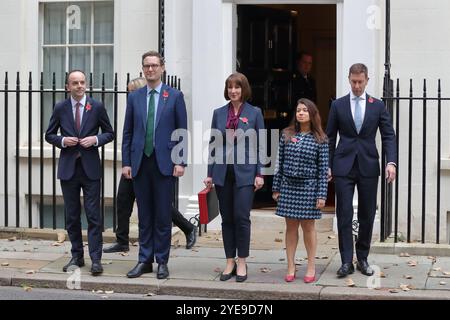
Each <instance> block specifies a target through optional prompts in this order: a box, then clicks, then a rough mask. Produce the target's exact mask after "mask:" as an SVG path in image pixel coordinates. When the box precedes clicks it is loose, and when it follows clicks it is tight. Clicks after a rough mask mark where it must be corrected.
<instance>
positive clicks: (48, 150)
mask: <svg viewBox="0 0 450 320" xmlns="http://www.w3.org/2000/svg"><path fill="white" fill-rule="evenodd" d="M112 146H113V145H112V144H111V145H109V144H108V145H106V146H105V160H106V161H113V160H114V149H113V148H112ZM40 150H41V149H40V146H36V145H33V146H32V147H31V157H32V158H33V159H39V158H40V156H41V151H40ZM59 153H60V149H59V148H56V158H59ZM99 153H100V156H101V148H99ZM19 157H20V158H28V146H22V147H20V148H19ZM51 158H52V146H51V145H49V144H48V143H44V159H51ZM117 161H122V151H121V148H120V146H117Z"/></svg>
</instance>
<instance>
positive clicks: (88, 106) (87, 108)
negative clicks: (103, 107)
mask: <svg viewBox="0 0 450 320" xmlns="http://www.w3.org/2000/svg"><path fill="white" fill-rule="evenodd" d="M91 108H92V107H91V105H90V104H89V103H88V104H87V105H86V112H88V111H89V110H91Z"/></svg>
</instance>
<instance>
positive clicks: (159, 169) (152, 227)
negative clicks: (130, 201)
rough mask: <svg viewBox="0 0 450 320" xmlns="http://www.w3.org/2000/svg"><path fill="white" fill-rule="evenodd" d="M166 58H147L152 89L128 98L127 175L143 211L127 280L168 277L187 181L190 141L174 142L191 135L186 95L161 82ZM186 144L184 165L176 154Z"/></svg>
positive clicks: (144, 59) (124, 156) (144, 58)
mask: <svg viewBox="0 0 450 320" xmlns="http://www.w3.org/2000/svg"><path fill="white" fill-rule="evenodd" d="M164 70H165V62H164V58H163V57H162V56H161V54H159V53H158V52H155V51H149V52H146V53H144V54H143V55H142V71H143V72H144V75H145V79H146V80H147V85H146V86H145V87H143V88H141V89H138V90H136V91H134V92H132V93H131V94H130V95H129V96H128V102H127V110H126V113H125V122H124V127H123V140H122V165H123V167H122V174H123V175H124V176H125V178H127V179H131V178H133V186H134V191H135V193H136V200H137V205H138V219H139V258H138V263H137V264H136V266H135V267H134V268H133V269H132V270H130V272H128V273H127V277H129V278H136V277H140V276H141V275H142V274H143V273H145V272H152V271H153V262H154V260H156V262H157V263H158V271H157V274H156V277H157V278H158V279H166V278H167V277H168V276H169V268H168V265H167V263H168V260H169V253H170V242H171V229H172V224H171V221H172V215H171V213H170V212H171V208H172V198H173V193H174V188H175V177H181V176H183V175H184V168H185V166H186V163H187V160H186V157H187V154H188V151H187V141H185V140H183V139H182V138H180V139H177V140H176V141H172V134H173V133H174V131H176V130H181V131H186V130H187V112H186V104H185V102H184V96H183V93H182V92H180V91H178V90H176V89H174V88H171V87H169V86H167V85H165V84H163V83H162V82H161V76H162V74H163V72H164ZM179 143H182V148H181V153H182V154H181V156H180V157H179V159H174V158H173V157H172V149H173V148H174V147H175V146H176V145H178V144H179Z"/></svg>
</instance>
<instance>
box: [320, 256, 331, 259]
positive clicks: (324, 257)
mask: <svg viewBox="0 0 450 320" xmlns="http://www.w3.org/2000/svg"><path fill="white" fill-rule="evenodd" d="M328 258H329V257H328V256H321V257H320V259H328Z"/></svg>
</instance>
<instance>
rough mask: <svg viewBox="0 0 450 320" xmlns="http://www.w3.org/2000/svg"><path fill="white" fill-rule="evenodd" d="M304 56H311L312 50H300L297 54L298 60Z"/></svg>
mask: <svg viewBox="0 0 450 320" xmlns="http://www.w3.org/2000/svg"><path fill="white" fill-rule="evenodd" d="M303 56H310V57H312V54H311V53H310V52H308V51H300V52H299V53H298V54H297V61H300V60H301V59H302V58H303Z"/></svg>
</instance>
